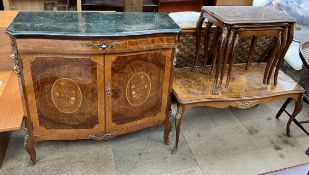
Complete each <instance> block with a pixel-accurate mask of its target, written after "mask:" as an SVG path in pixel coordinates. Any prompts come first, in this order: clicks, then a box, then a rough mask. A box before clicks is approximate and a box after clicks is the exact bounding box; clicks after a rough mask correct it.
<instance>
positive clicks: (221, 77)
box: [219, 30, 235, 86]
mask: <svg viewBox="0 0 309 175" xmlns="http://www.w3.org/2000/svg"><path fill="white" fill-rule="evenodd" d="M234 33H235V32H234V31H233V30H231V33H230V35H229V41H228V44H227V49H226V53H225V56H224V60H223V66H222V70H221V76H220V82H219V86H221V85H222V81H223V78H224V71H225V67H226V64H227V61H228V59H229V57H230V55H231V53H230V52H231V49H232V46H233V40H234V36H235V34H234Z"/></svg>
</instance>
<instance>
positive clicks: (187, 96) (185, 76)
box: [173, 64, 303, 107]
mask: <svg viewBox="0 0 309 175" xmlns="http://www.w3.org/2000/svg"><path fill="white" fill-rule="evenodd" d="M265 66H266V65H265V64H253V65H251V66H250V68H249V69H248V70H246V71H244V70H245V69H244V68H245V64H239V65H234V67H235V68H234V71H235V72H234V74H233V76H232V77H231V82H230V88H228V89H225V88H224V89H222V91H221V92H220V93H219V94H217V95H214V94H212V82H213V79H214V77H213V76H211V75H209V74H205V73H203V72H202V71H200V70H196V71H188V69H185V68H184V69H175V73H174V82H173V92H174V94H175V96H176V98H177V101H178V102H180V103H181V104H190V103H196V102H211V101H214V100H215V101H217V100H218V99H220V101H222V100H246V99H248V98H254V99H258V98H263V97H270V96H278V95H284V94H290V93H302V92H303V88H302V87H301V86H300V85H298V84H297V83H296V82H295V81H294V80H293V79H292V78H290V77H289V76H288V75H286V74H284V73H283V72H281V71H280V73H279V78H278V85H277V86H274V85H273V84H270V85H264V84H263V83H262V81H260V80H261V78H262V77H263V72H264V69H265ZM207 68H208V69H209V67H207ZM235 105H236V104H235ZM252 105H253V106H254V103H252ZM222 107H225V106H224V105H222Z"/></svg>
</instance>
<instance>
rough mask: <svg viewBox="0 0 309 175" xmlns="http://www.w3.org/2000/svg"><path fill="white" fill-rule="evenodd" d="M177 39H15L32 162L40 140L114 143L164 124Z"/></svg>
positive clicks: (27, 141)
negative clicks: (122, 136) (89, 140)
mask: <svg viewBox="0 0 309 175" xmlns="http://www.w3.org/2000/svg"><path fill="white" fill-rule="evenodd" d="M175 38H176V37H175V36H156V37H150V38H147V37H146V38H139V39H131V40H120V41H113V40H111V41H107V42H103V44H104V43H109V44H110V45H111V46H109V47H108V48H101V46H102V41H101V40H98V39H97V40H64V39H57V40H53V39H22V38H21V39H15V38H11V39H12V47H13V49H12V50H13V54H12V55H14V54H15V56H12V58H13V59H15V61H16V65H15V67H16V72H17V73H18V74H19V76H20V80H21V87H22V89H23V95H24V104H25V108H26V111H27V123H28V129H29V130H28V135H27V136H26V140H25V143H26V149H27V151H28V152H29V153H30V156H31V158H32V160H33V161H35V157H36V156H35V149H34V143H35V142H38V141H42V140H74V139H96V140H107V139H110V138H113V137H115V136H117V135H120V134H125V133H128V132H133V131H137V130H139V129H143V128H147V127H151V126H155V125H158V124H162V123H164V121H165V120H166V118H167V115H168V113H169V109H170V92H171V72H172V71H171V70H172V55H173V53H174V48H175ZM137 40H138V41H137ZM113 43H116V44H115V45H113ZM119 43H121V44H119ZM145 43H151V44H150V45H148V46H147V44H146V46H145ZM139 44H140V46H139ZM142 45H143V46H142ZM99 46H100V47H99ZM14 51H15V52H14ZM18 70H20V72H18ZM31 154H32V155H31Z"/></svg>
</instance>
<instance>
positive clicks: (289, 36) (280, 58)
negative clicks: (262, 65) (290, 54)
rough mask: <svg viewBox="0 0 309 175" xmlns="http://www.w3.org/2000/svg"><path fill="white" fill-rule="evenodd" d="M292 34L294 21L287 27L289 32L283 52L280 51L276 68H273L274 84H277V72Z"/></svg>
mask: <svg viewBox="0 0 309 175" xmlns="http://www.w3.org/2000/svg"><path fill="white" fill-rule="evenodd" d="M293 35H294V23H293V24H291V25H290V27H289V34H288V37H287V38H288V39H287V42H286V45H285V48H284V49H283V52H282V53H281V55H280V57H279V61H278V64H277V66H276V70H275V74H274V84H275V85H277V81H278V74H279V70H280V68H281V66H282V64H283V63H284V56H285V54H286V52H287V51H288V49H289V47H290V45H291V43H292V41H293Z"/></svg>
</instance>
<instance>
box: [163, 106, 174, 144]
mask: <svg viewBox="0 0 309 175" xmlns="http://www.w3.org/2000/svg"><path fill="white" fill-rule="evenodd" d="M171 130H172V109H170V112H169V114H168V117H166V118H165V124H164V143H165V144H166V145H168V144H169V135H170V132H171Z"/></svg>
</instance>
